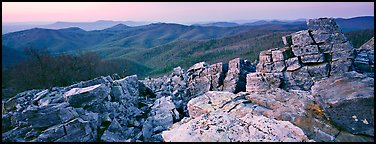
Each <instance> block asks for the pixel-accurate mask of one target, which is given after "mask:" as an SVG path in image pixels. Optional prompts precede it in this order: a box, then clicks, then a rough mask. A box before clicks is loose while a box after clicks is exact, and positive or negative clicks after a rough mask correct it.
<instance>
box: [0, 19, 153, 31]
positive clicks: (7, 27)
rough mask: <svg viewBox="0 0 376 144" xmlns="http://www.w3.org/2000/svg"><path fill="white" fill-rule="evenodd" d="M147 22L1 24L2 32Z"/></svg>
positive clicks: (100, 26) (130, 24)
mask: <svg viewBox="0 0 376 144" xmlns="http://www.w3.org/2000/svg"><path fill="white" fill-rule="evenodd" d="M149 23H150V22H137V21H110V20H98V21H95V22H55V23H52V24H47V25H9V24H5V25H4V24H3V25H2V29H3V32H2V34H6V33H10V32H16V31H20V30H27V29H31V28H46V29H63V28H69V27H79V28H81V29H83V30H86V31H91V30H102V29H106V28H110V27H113V26H115V25H118V24H124V25H128V26H140V25H146V24H149Z"/></svg>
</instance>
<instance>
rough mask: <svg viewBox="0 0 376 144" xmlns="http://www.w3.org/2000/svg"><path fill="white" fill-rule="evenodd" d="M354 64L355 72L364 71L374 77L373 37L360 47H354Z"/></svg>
mask: <svg viewBox="0 0 376 144" xmlns="http://www.w3.org/2000/svg"><path fill="white" fill-rule="evenodd" d="M356 51H357V55H356V57H355V61H354V66H355V70H356V71H357V72H361V73H365V74H367V75H369V76H371V77H374V74H373V73H374V68H375V66H374V38H373V37H372V38H371V39H370V40H369V41H368V42H366V43H364V44H363V45H362V46H361V47H360V48H358V49H356Z"/></svg>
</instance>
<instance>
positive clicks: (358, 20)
mask: <svg viewBox="0 0 376 144" xmlns="http://www.w3.org/2000/svg"><path fill="white" fill-rule="evenodd" d="M373 20H374V17H373V16H367V17H355V18H350V19H342V18H341V19H338V24H339V25H340V26H341V28H342V29H343V31H344V32H346V31H356V30H368V29H372V31H373V27H374V22H373ZM123 23H125V22H120V21H97V22H94V23H65V22H57V23H54V24H52V25H48V26H47V27H49V29H46V28H33V29H28V30H23V31H17V32H13V33H8V34H4V35H2V46H3V49H2V52H3V55H2V56H3V66H9V65H12V64H15V63H18V62H19V61H21V60H23V59H24V58H25V57H26V56H25V54H24V52H23V50H24V49H25V48H36V49H41V50H46V51H48V52H50V53H51V54H59V53H66V54H75V53H77V52H78V51H86V50H87V51H93V52H97V53H98V54H100V55H101V57H102V58H103V59H110V60H122V61H127V62H131V63H137V64H139V65H143V66H145V67H146V68H150V69H154V71H155V73H162V72H163V71H166V70H167V69H170V68H172V67H174V66H177V65H180V66H183V67H184V66H190V65H192V64H194V63H196V62H198V61H202V60H205V61H207V62H215V61H216V59H215V58H212V57H210V55H211V56H216V57H220V58H221V60H222V61H223V60H229V59H232V58H234V57H239V56H244V57H247V58H248V59H250V60H254V59H256V57H254V56H257V54H258V52H259V51H261V50H264V49H269V48H270V47H278V46H282V43H281V42H280V37H281V36H283V35H284V34H287V33H291V32H293V31H298V30H302V29H306V23H305V21H302V20H301V19H299V20H296V21H278V20H272V21H264V20H262V21H255V22H253V23H244V24H242V25H240V24H237V23H233V22H215V23H206V24H194V25H190V26H187V25H181V24H174V23H151V24H147V25H141V24H142V22H129V21H128V23H126V24H123ZM109 25H113V26H112V27H107V28H106V26H109ZM135 25H139V26H135ZM70 26H74V27H70ZM60 27H69V28H63V29H58V28H60ZM99 27H100V29H102V30H88V29H98V28H99ZM5 31H6V30H5Z"/></svg>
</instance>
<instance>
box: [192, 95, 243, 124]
mask: <svg viewBox="0 0 376 144" xmlns="http://www.w3.org/2000/svg"><path fill="white" fill-rule="evenodd" d="M235 97H237V95H235V94H233V93H231V92H219V91H209V92H207V93H205V94H204V95H201V96H199V97H196V98H193V99H191V100H190V101H189V102H188V104H187V105H188V112H189V116H190V117H191V118H195V117H198V116H200V115H203V114H207V113H209V112H212V111H215V110H216V109H219V108H221V107H222V106H223V105H224V104H225V103H226V102H228V101H230V100H231V99H234V98H235Z"/></svg>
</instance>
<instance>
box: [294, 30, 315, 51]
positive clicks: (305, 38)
mask: <svg viewBox="0 0 376 144" xmlns="http://www.w3.org/2000/svg"><path fill="white" fill-rule="evenodd" d="M291 37H292V44H293V48H294V47H305V46H308V45H311V44H314V42H313V40H312V38H311V36H310V35H309V32H308V30H302V31H298V32H295V33H292V34H291ZM293 52H294V49H293ZM294 54H295V55H297V53H295V52H294Z"/></svg>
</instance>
